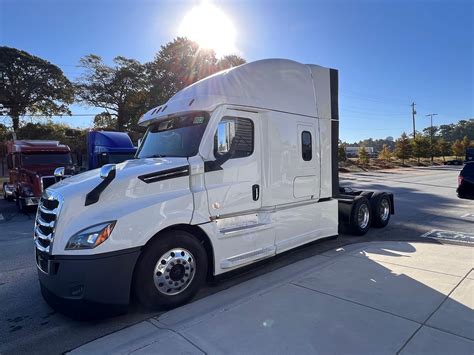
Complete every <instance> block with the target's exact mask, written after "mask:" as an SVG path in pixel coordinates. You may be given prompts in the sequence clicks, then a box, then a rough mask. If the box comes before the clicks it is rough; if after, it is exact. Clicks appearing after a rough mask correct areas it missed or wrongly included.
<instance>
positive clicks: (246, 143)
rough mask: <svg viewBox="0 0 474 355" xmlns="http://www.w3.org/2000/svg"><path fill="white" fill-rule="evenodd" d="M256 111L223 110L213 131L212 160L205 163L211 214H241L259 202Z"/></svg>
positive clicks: (258, 127)
mask: <svg viewBox="0 0 474 355" xmlns="http://www.w3.org/2000/svg"><path fill="white" fill-rule="evenodd" d="M257 116H258V115H257V114H255V113H251V112H246V111H235V110H226V111H225V113H224V115H223V116H222V118H221V119H220V121H219V123H218V126H217V130H216V132H215V134H214V157H215V161H212V162H206V163H205V180H206V188H207V191H208V199H209V210H210V211H209V212H210V214H211V216H227V215H241V214H245V213H248V212H249V211H254V210H257V209H258V208H260V207H261V205H262V202H261V201H262V199H261V198H260V195H261V180H262V174H261V165H262V164H261V149H260V122H259V121H258V119H257Z"/></svg>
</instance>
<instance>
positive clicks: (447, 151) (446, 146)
mask: <svg viewBox="0 0 474 355" xmlns="http://www.w3.org/2000/svg"><path fill="white" fill-rule="evenodd" d="M438 152H439V154H440V155H441V156H442V157H443V161H446V160H445V157H446V156H449V155H451V153H452V151H451V144H450V143H449V142H446V140H445V139H444V138H440V140H439V141H438Z"/></svg>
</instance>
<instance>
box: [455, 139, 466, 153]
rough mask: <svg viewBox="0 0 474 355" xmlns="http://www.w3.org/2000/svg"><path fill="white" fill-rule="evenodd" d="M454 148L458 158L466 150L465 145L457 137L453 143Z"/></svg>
mask: <svg viewBox="0 0 474 355" xmlns="http://www.w3.org/2000/svg"><path fill="white" fill-rule="evenodd" d="M452 149H453V154H454V155H455V156H456V158H459V157H460V156H462V155H463V154H464V152H465V150H464V145H463V143H462V142H461V141H460V140H459V139H456V141H455V142H454V143H453V146H452Z"/></svg>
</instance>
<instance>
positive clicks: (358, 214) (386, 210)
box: [337, 187, 395, 236]
mask: <svg viewBox="0 0 474 355" xmlns="http://www.w3.org/2000/svg"><path fill="white" fill-rule="evenodd" d="M337 199H338V201H339V228H340V230H341V232H345V233H349V234H353V235H358V236H362V235H364V234H366V233H367V232H368V230H369V229H370V227H374V228H383V227H385V226H386V225H387V224H388V222H389V221H390V215H392V214H394V213H395V207H394V201H393V194H391V193H388V192H373V191H358V190H353V189H351V188H347V187H342V188H340V189H339V196H338V198H337Z"/></svg>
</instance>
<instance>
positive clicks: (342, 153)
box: [337, 141, 347, 161]
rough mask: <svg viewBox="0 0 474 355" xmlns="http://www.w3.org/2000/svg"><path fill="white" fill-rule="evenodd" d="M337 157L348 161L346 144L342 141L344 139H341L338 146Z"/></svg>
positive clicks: (339, 159)
mask: <svg viewBox="0 0 474 355" xmlns="http://www.w3.org/2000/svg"><path fill="white" fill-rule="evenodd" d="M337 158H338V161H346V160H347V155H346V144H345V143H342V141H339V144H338V147H337Z"/></svg>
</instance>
